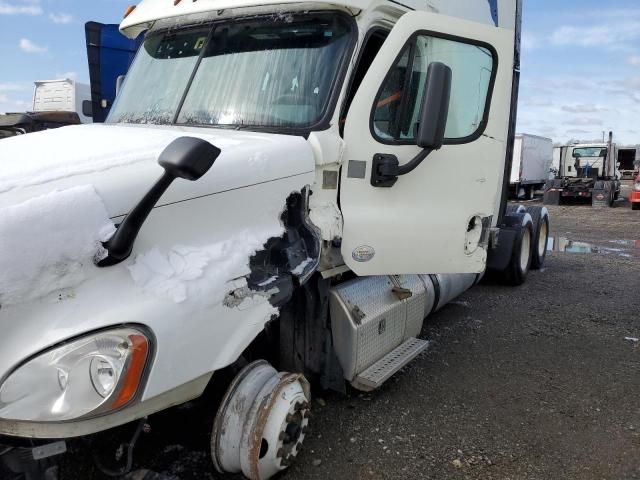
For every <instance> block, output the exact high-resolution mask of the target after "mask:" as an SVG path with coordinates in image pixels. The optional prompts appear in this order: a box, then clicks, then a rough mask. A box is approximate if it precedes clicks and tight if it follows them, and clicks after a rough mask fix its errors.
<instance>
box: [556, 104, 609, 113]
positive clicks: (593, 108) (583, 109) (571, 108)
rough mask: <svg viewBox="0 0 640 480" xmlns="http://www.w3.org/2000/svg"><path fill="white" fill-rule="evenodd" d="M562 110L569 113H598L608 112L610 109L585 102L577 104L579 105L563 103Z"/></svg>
mask: <svg viewBox="0 0 640 480" xmlns="http://www.w3.org/2000/svg"><path fill="white" fill-rule="evenodd" d="M560 108H561V109H562V111H564V112H569V113H598V112H606V111H607V110H608V109H607V108H604V107H600V106H598V105H593V104H591V105H585V104H577V105H563V106H562V107H560Z"/></svg>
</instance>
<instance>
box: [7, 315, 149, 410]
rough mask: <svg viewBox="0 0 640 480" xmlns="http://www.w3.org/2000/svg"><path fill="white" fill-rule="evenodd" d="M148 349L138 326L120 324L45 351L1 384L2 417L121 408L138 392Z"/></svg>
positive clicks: (147, 359)
mask: <svg viewBox="0 0 640 480" xmlns="http://www.w3.org/2000/svg"><path fill="white" fill-rule="evenodd" d="M150 351H151V344H150V340H149V336H148V335H147V334H145V333H144V332H143V331H142V330H141V329H137V328H119V329H114V330H107V331H103V332H99V333H94V334H91V335H88V336H85V337H82V338H79V339H77V340H73V341H71V342H68V343H65V344H63V345H60V346H58V347H55V348H53V349H50V350H48V351H46V352H43V353H41V354H39V355H37V356H36V357H35V358H33V359H31V360H29V361H28V362H26V363H25V364H23V365H22V366H20V367H18V368H17V369H16V370H15V371H14V372H13V373H12V374H11V375H9V377H7V378H6V380H5V381H4V382H3V383H2V385H0V418H4V419H8V420H17V421H39V422H54V421H64V420H72V419H77V418H80V417H87V416H95V415H99V414H102V413H106V412H109V411H112V410H116V409H118V408H121V407H123V406H125V405H127V404H128V403H130V402H131V401H132V400H133V399H134V397H135V396H136V394H137V392H139V391H140V390H141V387H142V385H141V382H142V381H143V375H144V372H145V370H146V367H147V363H148V361H149V358H150Z"/></svg>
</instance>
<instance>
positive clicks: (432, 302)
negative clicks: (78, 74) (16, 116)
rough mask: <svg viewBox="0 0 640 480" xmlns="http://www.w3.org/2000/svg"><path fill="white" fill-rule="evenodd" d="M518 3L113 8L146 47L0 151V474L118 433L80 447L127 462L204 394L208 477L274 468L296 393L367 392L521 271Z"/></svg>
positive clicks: (526, 248) (356, 1) (533, 225)
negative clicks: (77, 116) (121, 11)
mask: <svg viewBox="0 0 640 480" xmlns="http://www.w3.org/2000/svg"><path fill="white" fill-rule="evenodd" d="M521 12H522V3H521V1H520V0H489V1H480V0H474V1H471V0H428V1H413V0H405V1H404V2H397V1H391V0H331V1H313V2H300V1H294V0H200V1H198V2H191V1H175V2H171V1H168V2H158V1H153V0H143V1H142V2H141V3H140V4H139V5H138V6H137V7H136V8H135V9H128V10H127V14H126V17H125V19H124V20H123V22H122V24H121V25H120V29H121V31H122V33H123V34H125V35H126V36H127V37H129V38H132V39H133V38H137V37H138V35H140V34H143V33H144V41H143V44H142V46H141V48H140V49H139V51H138V53H137V55H136V58H135V60H134V61H133V64H132V65H131V68H130V69H129V70H128V72H127V74H126V78H125V80H124V83H123V84H122V88H121V89H120V91H119V94H118V96H117V98H116V100H115V103H114V105H113V106H112V108H111V110H110V113H109V116H108V117H107V121H106V123H104V124H93V125H81V126H70V127H64V128H60V129H56V130H50V131H45V132H38V133H35V134H33V135H28V136H21V137H15V138H10V139H7V140H5V141H3V142H0V161H2V164H3V165H4V167H3V169H2V170H0V247H1V248H0V304H1V305H2V307H1V308H0V325H1V326H2V332H3V335H2V336H1V338H0V469H2V470H0V471H3V472H8V473H4V475H15V476H18V475H26V476H27V478H29V479H33V478H47V479H51V478H55V476H56V463H57V460H58V459H59V458H60V455H62V454H63V453H64V452H65V451H66V450H67V449H69V448H71V446H77V445H78V444H79V443H80V441H81V440H82V439H92V438H95V437H99V436H101V435H102V434H103V433H104V432H107V433H110V432H114V429H116V428H117V427H121V426H124V425H128V426H129V425H131V426H133V428H134V431H135V433H134V435H133V438H126V439H123V440H114V441H113V444H112V447H113V449H112V450H111V449H109V448H107V447H106V446H103V447H101V448H100V449H96V450H94V451H93V452H92V453H93V455H94V457H96V459H97V460H96V463H97V465H100V464H101V463H100V462H99V461H98V459H99V457H100V456H101V455H110V456H111V458H114V457H113V454H112V452H116V451H117V452H120V453H121V454H122V455H118V458H121V460H122V467H121V468H120V469H119V470H117V471H116V472H115V473H116V474H117V473H120V474H125V473H126V472H127V471H128V469H130V467H131V464H132V455H133V452H134V447H135V443H136V439H137V438H138V436H139V434H140V431H141V430H142V429H144V428H145V425H146V422H152V419H149V416H150V415H153V414H154V413H156V412H160V411H163V410H167V409H169V408H170V407H173V406H176V405H181V404H183V403H185V402H188V401H194V400H195V401H197V399H199V398H201V397H202V395H203V393H204V392H205V391H214V392H216V393H217V394H219V397H220V401H219V402H218V404H217V405H216V406H215V409H216V410H215V411H216V415H215V419H214V421H213V422H212V424H211V426H210V442H211V460H212V468H215V469H216V470H217V471H219V472H220V473H228V474H243V475H244V476H245V477H247V478H249V479H252V480H258V479H267V478H271V477H272V476H274V475H276V474H278V473H280V472H281V471H283V470H285V469H286V468H287V466H289V465H291V463H292V462H293V461H294V460H295V458H296V457H297V456H298V454H299V452H300V450H301V447H302V444H303V442H304V439H305V436H306V435H307V433H308V429H309V428H312V425H311V424H310V418H309V412H310V408H311V391H312V388H322V389H331V390H335V391H339V392H345V391H346V390H347V388H353V389H357V390H360V391H373V390H376V389H377V388H379V387H380V386H381V385H383V384H384V383H385V381H387V380H388V379H389V378H390V377H391V376H392V375H394V374H396V373H397V372H399V371H400V370H401V369H402V368H403V367H404V366H405V365H407V364H408V363H409V362H411V361H412V360H413V359H415V358H416V357H417V356H418V355H420V354H421V353H422V352H425V350H427V348H428V346H429V341H428V339H423V338H421V335H420V332H421V330H422V326H423V322H424V320H425V318H427V317H428V316H429V315H431V314H433V313H434V312H436V311H438V310H439V309H441V308H443V307H444V306H445V305H446V304H447V303H448V302H450V301H451V300H452V299H454V298H456V297H457V296H459V295H461V294H462V293H463V292H465V291H466V290H467V289H469V288H471V287H472V286H473V285H475V284H476V283H477V282H478V281H480V280H481V278H482V277H483V275H485V273H491V274H492V275H494V276H496V277H497V278H498V279H499V280H501V281H504V282H506V283H508V284H511V285H514V286H517V285H521V284H523V283H524V282H525V280H526V276H527V274H528V272H529V270H530V269H532V268H533V269H535V268H540V267H541V266H542V264H543V263H544V260H545V252H546V246H547V237H548V228H549V216H548V213H547V211H546V209H544V208H543V207H534V206H529V207H526V208H525V207H522V206H513V205H511V206H509V207H507V196H508V191H509V178H510V166H511V160H512V157H513V142H514V137H515V123H516V114H517V99H518V85H519V72H520V25H521ZM460 172H463V173H462V174H461V173H460ZM453 174H455V175H456V189H458V190H459V195H451V183H450V182H449V181H448V179H449V178H451V176H452V175H453ZM211 408H213V407H211ZM203 421H204V419H203ZM107 438H109V439H111V438H112V437H111V436H107ZM101 445H104V443H102V444H101ZM78 448H80V447H78ZM100 468H101V467H100ZM108 473H109V474H114V470H113V469H111V471H110V472H108ZM0 476H1V475H0ZM3 478H4V477H3Z"/></svg>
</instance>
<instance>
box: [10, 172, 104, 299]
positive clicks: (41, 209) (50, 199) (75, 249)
mask: <svg viewBox="0 0 640 480" xmlns="http://www.w3.org/2000/svg"><path fill="white" fill-rule="evenodd" d="M3 168H4V167H3ZM114 231H115V227H114V225H113V223H112V222H111V220H110V219H109V216H108V214H107V211H106V209H105V206H104V204H103V203H102V199H101V198H100V197H99V196H98V194H97V193H96V191H95V189H94V188H93V187H92V186H90V185H89V186H80V187H75V188H71V189H68V190H59V191H54V192H52V193H49V194H47V195H43V196H40V197H35V198H32V199H30V200H27V201H25V202H23V203H20V204H17V205H13V206H9V207H4V208H1V209H0V272H2V275H0V305H9V304H15V303H21V302H25V301H29V300H33V299H36V298H40V297H43V296H45V295H47V294H49V293H51V292H54V291H56V290H60V289H65V288H71V287H74V286H76V285H78V284H79V283H81V282H82V281H83V280H84V279H86V278H87V277H88V275H90V274H91V273H95V271H97V267H96V266H95V265H94V260H95V259H96V258H98V259H100V258H104V256H105V254H106V252H105V250H104V248H103V247H102V243H101V242H102V241H105V240H107V239H108V238H109V237H110V236H111V235H113V233H114Z"/></svg>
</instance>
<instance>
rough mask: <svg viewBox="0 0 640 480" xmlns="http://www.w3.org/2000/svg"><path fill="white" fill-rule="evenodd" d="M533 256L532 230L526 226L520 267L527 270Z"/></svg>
mask: <svg viewBox="0 0 640 480" xmlns="http://www.w3.org/2000/svg"><path fill="white" fill-rule="evenodd" d="M530 258H531V230H530V229H529V228H526V229H525V231H524V235H523V236H522V243H521V244H520V269H521V270H522V271H523V272H526V271H527V269H528V268H529V259H530Z"/></svg>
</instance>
